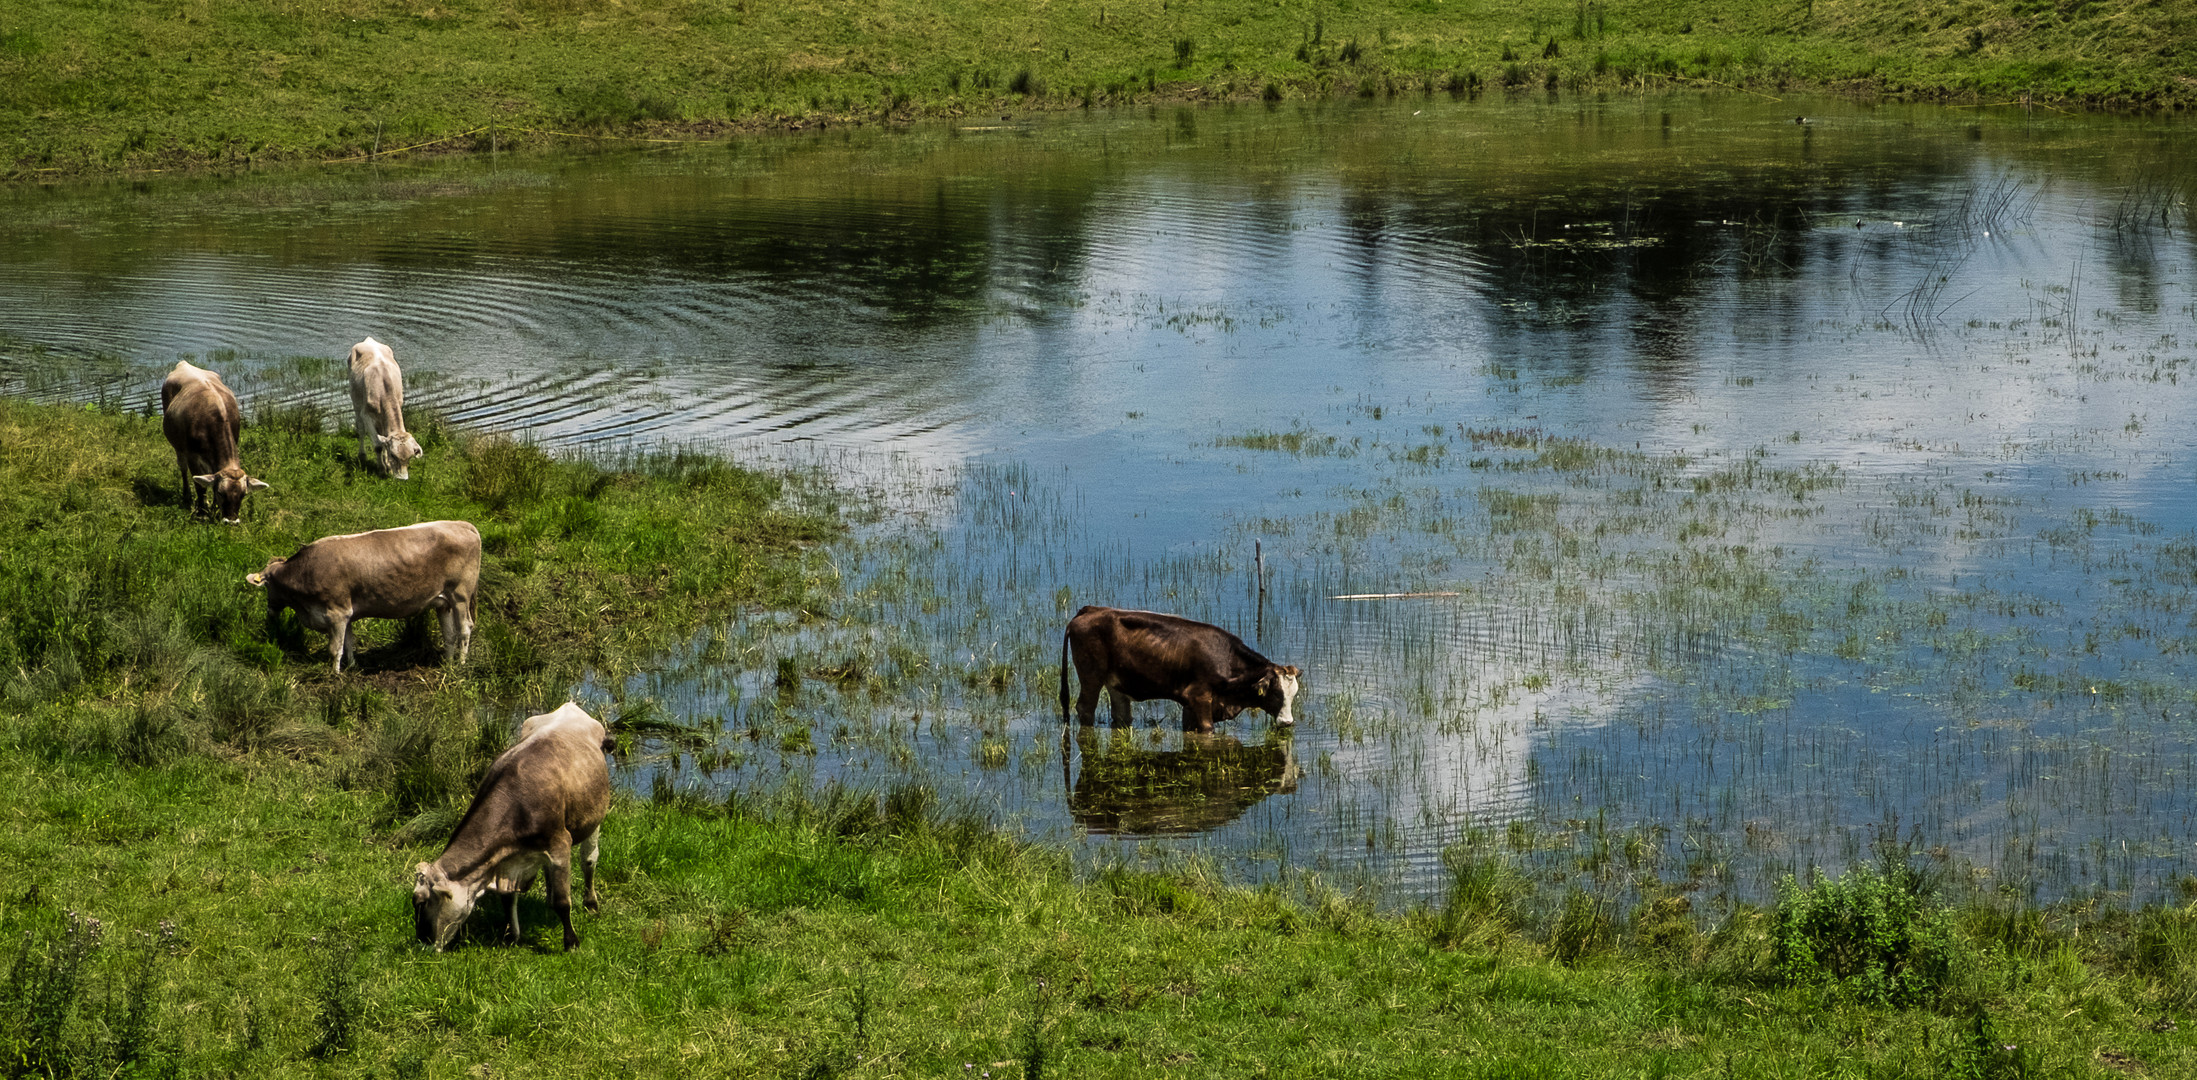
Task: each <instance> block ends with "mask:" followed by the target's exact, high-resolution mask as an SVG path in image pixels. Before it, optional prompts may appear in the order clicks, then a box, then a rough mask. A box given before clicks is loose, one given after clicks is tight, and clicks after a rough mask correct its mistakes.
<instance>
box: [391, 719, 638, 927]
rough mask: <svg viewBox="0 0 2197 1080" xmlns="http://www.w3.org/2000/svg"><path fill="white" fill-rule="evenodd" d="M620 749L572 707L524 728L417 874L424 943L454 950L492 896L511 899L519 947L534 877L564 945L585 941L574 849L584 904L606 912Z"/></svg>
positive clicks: (417, 916) (507, 907)
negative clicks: (523, 906)
mask: <svg viewBox="0 0 2197 1080" xmlns="http://www.w3.org/2000/svg"><path fill="white" fill-rule="evenodd" d="M614 746H615V744H614V743H613V742H612V740H611V738H610V733H609V732H608V731H606V730H605V729H604V728H603V725H602V723H601V722H600V721H597V720H596V719H595V718H594V717H592V716H589V715H588V714H587V711H586V710H584V709H582V708H580V707H579V706H578V705H575V704H573V703H572V702H569V701H568V702H565V703H564V705H563V706H562V707H561V708H559V709H558V710H557V711H556V712H552V713H543V714H541V715H540V716H534V717H529V718H528V719H527V721H526V723H525V724H523V725H521V726H520V727H519V743H518V745H516V746H513V747H512V748H511V749H509V750H506V751H504V752H503V754H502V756H500V757H498V758H497V759H496V761H495V763H494V764H492V765H490V766H489V767H488V776H487V777H486V778H485V779H483V780H482V781H481V787H480V791H478V792H477V793H475V794H474V796H473V805H472V806H470V807H468V808H467V809H466V811H465V817H464V819H462V820H460V821H459V822H458V828H457V831H456V832H454V833H452V834H451V836H450V844H449V846H448V847H445V848H444V849H443V853H442V857H441V858H439V859H436V860H435V861H434V862H431V863H426V862H423V863H420V864H419V865H418V866H416V867H414V868H413V879H412V924H413V930H414V931H415V932H416V933H417V934H418V935H419V940H420V942H421V943H422V944H426V945H433V946H434V947H435V951H436V952H441V951H442V950H443V949H444V948H446V947H448V946H449V944H450V941H451V939H452V938H455V937H457V936H458V930H459V929H460V928H461V927H463V926H464V925H465V920H466V917H467V916H468V915H471V914H472V913H473V904H474V902H475V901H476V900H478V899H480V896H481V894H482V893H484V892H489V891H494V892H496V893H497V894H499V895H501V896H502V897H503V901H504V913H505V915H506V917H507V918H508V919H509V920H510V922H509V938H510V940H512V941H517V940H519V894H520V893H522V892H525V891H526V890H527V889H528V888H531V887H532V886H533V884H534V876H535V875H536V874H543V877H544V883H545V885H546V887H547V889H548V891H549V906H550V907H551V908H554V909H555V910H556V912H557V918H558V919H560V920H562V921H563V923H564V931H565V948H566V949H572V948H574V947H576V946H578V945H579V944H580V935H578V934H576V933H574V932H573V930H572V852H573V849H575V848H577V849H579V851H580V865H581V868H582V873H583V874H584V875H585V879H586V883H587V887H586V892H585V894H584V895H583V898H582V899H583V902H584V903H586V904H587V909H588V910H589V911H596V910H599V909H600V908H601V907H602V904H601V902H600V901H598V900H597V899H596V898H595V858H596V856H597V855H598V854H599V853H600V849H601V844H600V838H601V836H602V827H603V817H604V815H606V814H608V813H609V812H610V768H609V766H607V765H605V764H604V763H603V754H604V753H606V752H608V751H610V750H611V749H613V748H614ZM545 870H546V871H547V873H546V874H544V873H543V872H544V871H545Z"/></svg>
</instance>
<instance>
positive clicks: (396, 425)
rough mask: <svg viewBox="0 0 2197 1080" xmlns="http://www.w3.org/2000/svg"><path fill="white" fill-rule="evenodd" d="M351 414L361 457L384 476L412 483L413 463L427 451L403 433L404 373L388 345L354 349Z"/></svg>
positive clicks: (369, 343) (375, 343) (364, 343)
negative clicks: (356, 429)
mask: <svg viewBox="0 0 2197 1080" xmlns="http://www.w3.org/2000/svg"><path fill="white" fill-rule="evenodd" d="M351 414H352V416H353V417H354V418H355V419H356V421H357V426H358V433H359V454H360V455H362V456H363V457H365V458H366V460H368V461H371V462H374V463H375V464H377V465H379V466H380V467H381V471H382V475H384V476H394V477H396V478H397V479H399V480H410V479H411V478H412V468H411V465H412V462H413V460H414V459H416V458H419V457H420V456H422V455H423V454H425V453H426V451H424V450H421V449H420V443H419V440H418V439H415V438H413V437H412V433H411V432H409V431H406V430H404V372H403V371H401V370H399V369H398V367H397V358H396V356H395V355H394V354H392V353H391V352H390V351H389V346H387V345H384V344H382V343H381V342H379V341H375V340H374V339H373V338H367V339H366V340H365V341H361V342H359V343H358V344H356V345H353V346H351Z"/></svg>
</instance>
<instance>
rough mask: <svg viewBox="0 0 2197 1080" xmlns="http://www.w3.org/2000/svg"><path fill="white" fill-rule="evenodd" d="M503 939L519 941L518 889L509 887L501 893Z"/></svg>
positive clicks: (516, 942)
mask: <svg viewBox="0 0 2197 1080" xmlns="http://www.w3.org/2000/svg"><path fill="white" fill-rule="evenodd" d="M503 915H504V931H503V932H504V940H505V941H508V942H510V943H512V944H513V945H516V944H518V943H519V890H518V889H517V888H510V889H506V890H504V894H503Z"/></svg>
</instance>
